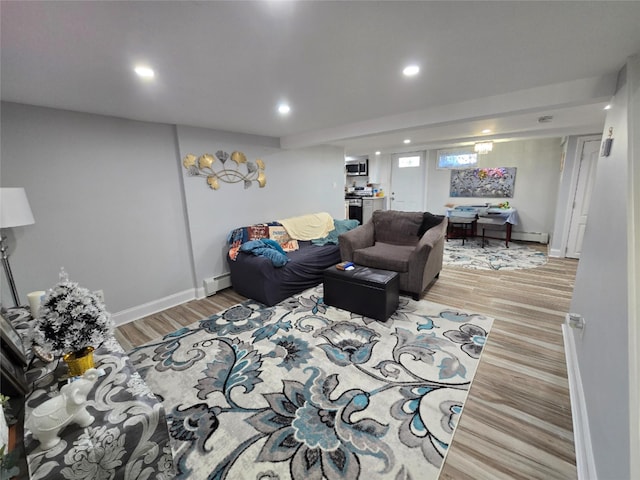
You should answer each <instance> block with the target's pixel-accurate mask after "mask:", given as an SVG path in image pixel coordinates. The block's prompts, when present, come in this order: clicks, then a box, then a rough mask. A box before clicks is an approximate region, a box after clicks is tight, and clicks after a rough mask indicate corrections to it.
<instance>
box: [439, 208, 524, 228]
mask: <svg viewBox="0 0 640 480" xmlns="http://www.w3.org/2000/svg"><path fill="white" fill-rule="evenodd" d="M476 215H477V216H478V223H490V224H492V225H504V224H505V223H510V224H511V225H517V224H518V220H519V219H518V211H517V210H516V209H515V208H487V207H456V208H448V209H447V217H462V218H465V217H468V218H472V217H474V216H476Z"/></svg>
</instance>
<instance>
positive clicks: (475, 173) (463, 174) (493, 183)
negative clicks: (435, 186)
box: [449, 167, 516, 198]
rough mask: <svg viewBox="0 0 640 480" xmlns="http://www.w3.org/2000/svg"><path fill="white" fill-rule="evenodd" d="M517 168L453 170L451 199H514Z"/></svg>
mask: <svg viewBox="0 0 640 480" xmlns="http://www.w3.org/2000/svg"><path fill="white" fill-rule="evenodd" d="M515 182H516V168H515V167H495V168H466V169H464V170H451V189H450V192H449V195H450V196H451V197H502V198H512V197H513V190H514V187H515Z"/></svg>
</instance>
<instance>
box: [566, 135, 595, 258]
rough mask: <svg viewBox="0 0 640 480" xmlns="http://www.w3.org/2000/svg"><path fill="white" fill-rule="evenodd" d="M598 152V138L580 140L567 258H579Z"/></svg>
mask: <svg viewBox="0 0 640 480" xmlns="http://www.w3.org/2000/svg"><path fill="white" fill-rule="evenodd" d="M599 152H600V139H585V141H584V142H582V151H581V153H580V166H579V170H578V179H577V182H576V190H575V195H574V197H573V206H572V209H571V218H570V221H569V235H568V238H567V248H566V251H565V256H566V257H569V258H580V253H581V252H582V241H583V239H584V231H585V228H586V226H587V219H588V214H589V201H590V199H591V191H592V189H593V182H594V180H595V177H596V167H597V164H598V154H599Z"/></svg>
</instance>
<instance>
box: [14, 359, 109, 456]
mask: <svg viewBox="0 0 640 480" xmlns="http://www.w3.org/2000/svg"><path fill="white" fill-rule="evenodd" d="M98 377H99V372H98V370H96V369H95V368H91V369H89V370H87V371H86V372H85V373H84V375H82V377H81V378H79V379H78V380H75V381H74V382H71V383H68V384H67V385H65V386H63V387H62V388H61V389H60V395H58V396H57V397H54V398H52V399H50V400H47V401H46V402H44V403H43V404H42V405H40V406H38V407H37V408H35V409H34V410H33V411H32V412H31V415H29V417H28V418H27V419H26V421H25V427H26V428H28V429H29V430H31V433H32V434H33V438H35V439H36V440H39V441H40V446H41V448H42V450H49V449H50V448H52V447H55V446H56V445H57V444H58V443H59V442H60V437H59V436H58V433H59V432H60V430H62V429H63V428H64V427H66V426H67V425H69V424H70V423H72V422H73V423H77V424H78V425H80V426H81V427H88V426H89V425H91V424H92V423H93V421H94V420H95V419H94V417H92V416H91V415H90V414H89V412H87V409H86V407H85V405H84V404H85V402H86V401H87V395H88V393H89V391H90V390H91V387H93V384H94V382H95V381H96V379H97V378H98Z"/></svg>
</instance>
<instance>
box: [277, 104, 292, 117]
mask: <svg viewBox="0 0 640 480" xmlns="http://www.w3.org/2000/svg"><path fill="white" fill-rule="evenodd" d="M290 111H291V107H290V106H289V105H287V104H286V103H281V104H280V105H278V112H280V113H281V114H282V115H286V114H287V113H289V112H290Z"/></svg>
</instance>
